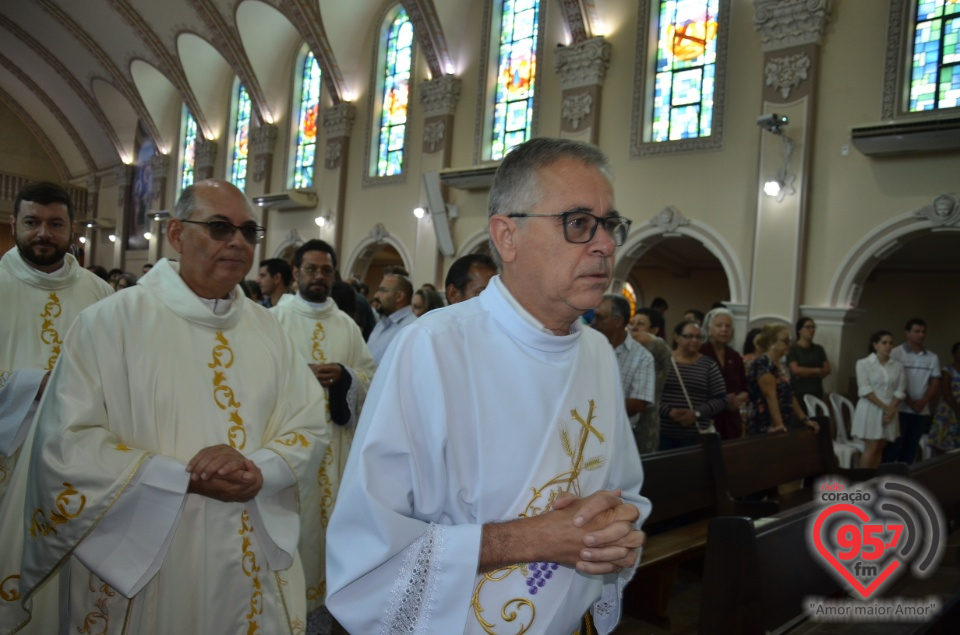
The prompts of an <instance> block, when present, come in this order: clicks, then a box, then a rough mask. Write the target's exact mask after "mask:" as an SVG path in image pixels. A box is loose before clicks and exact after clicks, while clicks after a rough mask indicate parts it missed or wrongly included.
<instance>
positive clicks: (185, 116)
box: [176, 104, 203, 198]
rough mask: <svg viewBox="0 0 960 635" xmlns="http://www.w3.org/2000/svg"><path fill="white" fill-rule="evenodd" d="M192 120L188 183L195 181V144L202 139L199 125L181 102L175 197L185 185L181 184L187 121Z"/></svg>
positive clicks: (185, 151) (184, 161) (185, 148)
mask: <svg viewBox="0 0 960 635" xmlns="http://www.w3.org/2000/svg"><path fill="white" fill-rule="evenodd" d="M190 120H192V121H193V126H194V128H195V129H196V134H195V136H194V141H193V170H192V171H193V175H192V180H191V181H190V185H192V184H194V183H196V182H197V144H198V143H199V141H200V139H203V135H202V134H200V126H199V125H198V124H197V119H196V117H194V116H193V115H192V114H191V113H190V110H189V109H188V108H187V105H186V104H183V107H182V108H181V109H180V140H179V143H178V146H179V147H178V151H177V195H176V198H180V194H181V193H182V192H183V190H184V189H185V188H186V187H187V186H184V185H183V168H184V165H185V164H186V153H187V143H186V142H187V122H188V121H190Z"/></svg>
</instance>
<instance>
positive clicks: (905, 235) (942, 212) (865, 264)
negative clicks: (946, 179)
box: [827, 193, 960, 308]
mask: <svg viewBox="0 0 960 635" xmlns="http://www.w3.org/2000/svg"><path fill="white" fill-rule="evenodd" d="M943 231H950V232H960V202H958V199H957V196H956V195H954V194H949V193H944V194H940V195H939V196H937V197H936V198H935V199H934V200H933V201H932V202H931V203H930V204H929V205H925V206H924V207H921V208H920V209H918V210H915V211H912V212H904V213H903V214H900V215H899V216H896V217H894V218H892V219H890V220H888V221H887V222H885V223H882V224H881V225H878V226H877V227H875V228H874V229H873V230H871V231H869V232H868V233H867V234H865V235H864V236H863V238H861V239H860V240H859V241H858V242H857V244H856V245H854V246H853V248H852V249H851V250H850V251H849V252H848V253H847V255H846V256H845V257H844V259H843V260H842V261H841V263H840V266H839V267H838V268H837V272H836V273H835V274H834V277H833V280H831V282H830V286H829V290H828V295H827V302H828V305H829V306H831V307H842V308H856V306H857V304H858V302H859V299H860V293H861V292H862V291H863V285H864V283H865V282H866V280H867V277H868V276H869V275H870V273H871V272H872V271H873V270H874V269H875V268H876V267H877V265H878V264H879V263H880V261H882V260H884V259H885V258H887V257H888V256H890V255H891V254H893V253H894V252H895V251H897V250H898V249H900V248H901V247H902V246H903V245H904V244H905V243H907V242H910V241H911V240H914V239H916V238H919V237H921V236H924V235H927V234H930V233H933V232H943Z"/></svg>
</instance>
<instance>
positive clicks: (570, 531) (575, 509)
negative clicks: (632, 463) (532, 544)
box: [537, 490, 646, 575]
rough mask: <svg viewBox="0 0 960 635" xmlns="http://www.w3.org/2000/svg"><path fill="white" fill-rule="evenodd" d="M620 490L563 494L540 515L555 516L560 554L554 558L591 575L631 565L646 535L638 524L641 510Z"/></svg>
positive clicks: (555, 532) (553, 528) (637, 555)
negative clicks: (623, 498) (581, 495)
mask: <svg viewBox="0 0 960 635" xmlns="http://www.w3.org/2000/svg"><path fill="white" fill-rule="evenodd" d="M620 494H621V491H620V490H611V491H600V492H596V493H594V494H591V495H590V496H587V497H586V498H580V497H578V496H574V495H573V494H566V493H565V494H561V495H560V496H558V497H557V498H556V499H555V500H554V501H553V510H552V511H551V512H549V513H547V514H542V515H541V516H538V517H537V518H541V519H544V520H545V521H550V520H553V521H555V522H554V527H552V528H551V531H552V532H553V533H554V536H555V537H553V538H551V540H552V541H553V546H555V547H557V548H558V549H559V550H560V552H561V553H560V557H558V558H557V559H555V560H551V561H552V562H558V563H559V564H565V565H568V566H575V567H576V569H577V571H580V572H581V573H585V574H588V575H601V574H605V573H614V572H616V571H619V570H620V569H623V568H631V567H633V566H634V565H635V564H636V562H637V558H638V557H639V551H638V549H639V548H640V547H641V546H643V542H644V540H645V538H646V535H645V534H644V533H643V532H642V531H640V530H639V529H637V528H636V521H637V520H638V519H639V518H640V510H638V509H637V506H636V505H633V504H631V503H624V502H623V500H622V499H621V498H620Z"/></svg>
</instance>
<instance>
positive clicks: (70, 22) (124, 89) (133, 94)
mask: <svg viewBox="0 0 960 635" xmlns="http://www.w3.org/2000/svg"><path fill="white" fill-rule="evenodd" d="M36 3H37V4H38V5H40V6H41V7H42V8H43V10H44V11H46V12H47V13H49V14H50V17H52V18H53V19H54V20H55V21H56V22H57V23H58V24H59V25H60V26H62V27H63V28H64V29H66V30H67V31H69V32H70V34H71V35H73V36H74V37H75V38H76V39H77V41H78V42H80V44H81V45H82V46H83V47H84V48H86V49H87V52H89V53H90V54H91V55H92V56H93V57H95V58H96V59H97V61H98V62H100V65H101V66H103V68H104V69H105V70H106V71H107V73H108V74H109V75H110V77H112V78H113V82H112V85H113V87H114V88H116V89H117V90H118V91H119V92H120V93H121V94H122V95H123V96H124V97H126V98H127V101H129V102H130V105H131V106H133V109H134V110H135V111H136V112H137V117H139V119H140V121H141V122H142V123H143V125H144V126H145V127H146V129H147V134H149V135H150V138H151V139H153V142H154V143H155V144H157V146H158V147H159V146H161V145H162V143H163V139H162V137H161V136H160V130H159V129H158V128H157V125H156V124H155V123H154V121H153V117H152V116H151V115H150V112H149V111H148V110H147V107H146V105H145V104H144V103H143V99H142V98H141V97H140V93H139V91H138V90H137V88H136V87H135V86H134V85H133V81H132V80H131V79H130V78H129V77H128V76H127V75H126V74H124V73H123V72H122V71H121V70H120V68H119V67H118V66H117V65H116V64H114V62H113V60H112V59H111V58H110V56H109V55H107V52H106V51H104V50H103V48H101V47H100V45H99V44H98V43H97V41H96V40H95V39H93V37H91V36H90V34H89V33H87V32H86V31H84V30H83V28H82V27H81V26H80V25H79V24H78V23H77V22H76V21H75V20H74V19H73V18H71V17H70V16H69V14H67V12H66V11H64V10H63V9H61V8H60V7H59V6H58V5H57V4H56V3H55V2H54V1H53V0H36Z"/></svg>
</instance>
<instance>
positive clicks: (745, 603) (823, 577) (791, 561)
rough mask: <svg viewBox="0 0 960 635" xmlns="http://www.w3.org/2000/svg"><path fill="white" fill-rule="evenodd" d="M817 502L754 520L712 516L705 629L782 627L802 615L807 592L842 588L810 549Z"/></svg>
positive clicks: (702, 613)
mask: <svg viewBox="0 0 960 635" xmlns="http://www.w3.org/2000/svg"><path fill="white" fill-rule="evenodd" d="M821 509H822V507H820V506H819V505H816V504H815V503H813V502H811V503H807V504H805V505H801V506H799V507H795V508H793V509H790V510H787V511H785V512H782V513H780V514H777V515H776V516H774V517H773V518H765V519H762V520H760V521H754V520H751V519H750V518H744V517H719V518H714V519H713V520H711V521H710V528H709V536H708V546H707V551H706V558H705V563H704V573H703V590H702V593H701V596H700V627H699V632H701V633H711V634H713V633H716V634H718V635H726V634H728V633H729V634H734V633H736V634H752V633H766V632H770V631H773V630H777V629H782V628H783V627H785V626H788V625H790V624H793V623H797V622H800V621H802V620H803V619H804V614H803V603H802V601H803V598H804V597H805V596H808V595H818V596H827V597H829V596H832V595H836V594H838V593H839V592H840V587H839V585H838V584H837V583H836V582H835V581H834V579H833V577H832V576H831V575H830V574H829V573H828V572H827V571H826V569H824V568H823V567H822V566H821V565H820V563H819V562H816V561H815V560H814V558H813V556H812V555H811V553H810V551H809V550H808V549H807V533H808V531H809V529H808V525H809V522H810V518H811V517H812V516H813V515H815V514H817V513H819V511H820V510H821Z"/></svg>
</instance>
